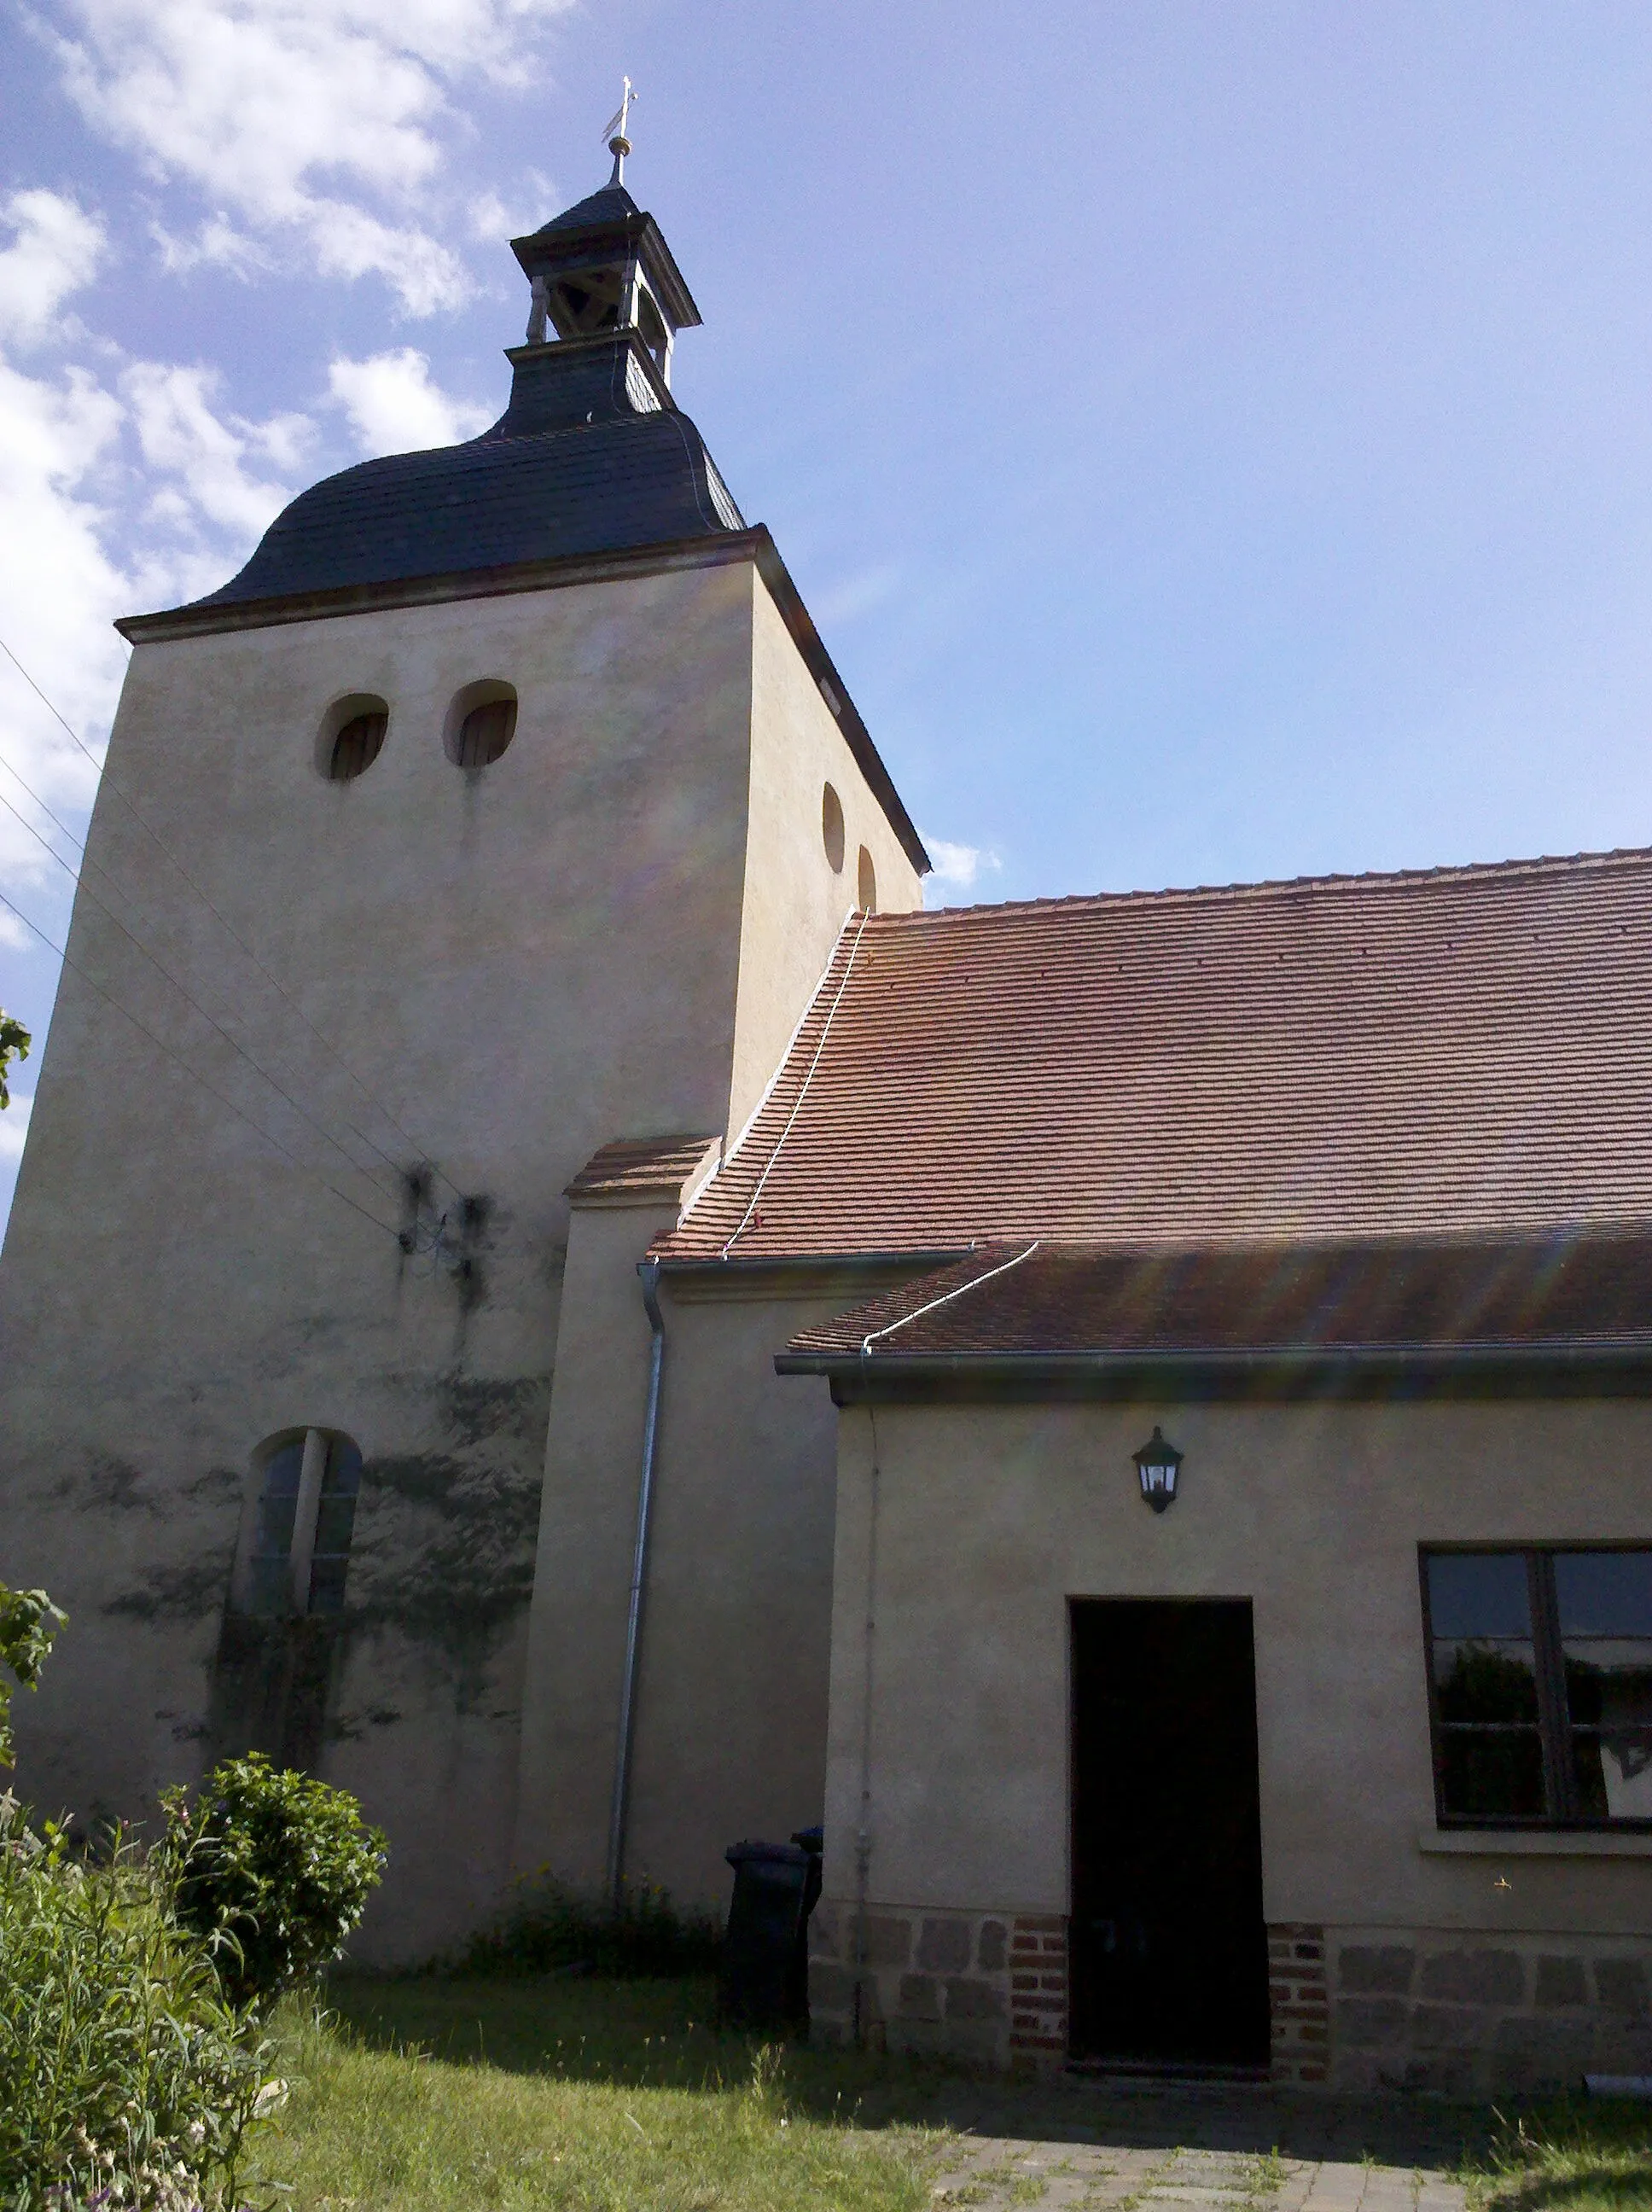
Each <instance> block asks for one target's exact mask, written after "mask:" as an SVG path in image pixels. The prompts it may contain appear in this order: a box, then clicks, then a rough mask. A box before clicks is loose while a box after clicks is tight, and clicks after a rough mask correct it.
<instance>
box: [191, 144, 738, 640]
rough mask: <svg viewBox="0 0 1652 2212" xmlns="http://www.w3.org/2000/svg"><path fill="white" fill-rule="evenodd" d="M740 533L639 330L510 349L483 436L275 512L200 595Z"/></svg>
mask: <svg viewBox="0 0 1652 2212" xmlns="http://www.w3.org/2000/svg"><path fill="white" fill-rule="evenodd" d="M610 196H611V197H623V198H624V199H625V200H626V201H627V202H628V203H629V199H630V195H629V193H628V192H626V191H624V190H623V187H620V188H618V191H616V192H611V193H610V192H599V193H597V194H596V195H595V196H594V197H595V198H596V199H599V200H600V199H606V198H608V197H610ZM586 204H587V205H589V204H591V203H589V202H587V203H586ZM578 212H579V210H577V209H570V210H569V211H568V213H569V215H570V216H572V215H575V214H577V213H578ZM567 220H568V217H566V216H564V217H561V218H559V221H561V222H566V221H567ZM744 527H745V524H744V519H743V518H742V516H741V514H740V511H739V509H738V507H736V506H735V504H734V501H732V499H731V498H730V496H729V494H728V491H727V489H726V487H725V485H724V483H723V480H722V478H721V477H720V475H719V474H718V471H717V468H716V465H715V464H714V461H713V460H712V458H711V456H710V454H709V453H708V452H707V451H706V448H705V445H704V442H703V441H702V440H701V436H700V434H699V432H698V431H697V430H696V429H695V427H694V425H693V423H692V422H689V419H688V417H687V416H685V415H683V414H682V413H680V412H679V411H678V410H677V407H676V406H675V405H674V404H673V403H672V401H671V397H670V395H669V393H668V392H666V391H665V386H664V385H663V383H661V381H660V380H659V377H658V375H657V374H656V373H655V372H654V370H653V365H652V363H650V362H648V359H647V353H646V352H645V350H644V349H643V348H642V346H641V343H638V342H637V341H636V339H635V335H634V334H631V333H623V334H622V335H620V336H618V337H603V338H598V339H594V340H584V341H567V340H564V341H562V342H561V343H556V344H554V345H548V346H536V347H533V348H531V349H524V350H523V351H522V352H521V353H520V354H519V356H517V359H516V374H515V379H514V382H513V386H512V390H511V402H510V405H509V406H508V407H507V409H506V410H505V412H504V414H503V415H502V416H501V417H500V419H499V421H498V422H495V424H494V426H493V428H491V429H490V430H484V431H483V434H482V435H481V436H480V437H479V438H472V439H471V440H469V441H467V442H466V443H465V444H464V445H459V446H443V447H437V448H436V449H435V450H434V452H428V453H397V454H392V455H391V456H389V457H387V458H386V459H382V460H375V461H362V462H361V463H360V464H359V465H357V466H356V467H355V468H351V469H345V470H344V471H343V473H342V474H340V475H338V476H336V477H326V478H325V480H324V481H323V482H322V483H319V484H316V485H314V486H313V488H312V489H310V490H309V491H307V492H302V493H301V494H300V495H299V496H298V498H296V499H295V501H293V503H292V505H291V506H290V507H287V508H285V509H283V511H282V513H280V514H278V515H277V516H276V520H274V521H273V522H272V523H271V524H270V527H269V529H268V530H267V531H266V532H264V538H263V539H262V541H261V543H260V544H259V545H258V550H257V551H256V552H255V553H254V554H253V556H252V559H251V560H250V561H249V562H247V564H246V567H245V568H243V569H242V570H241V572H240V574H239V575H238V576H236V577H234V579H233V580H231V581H230V582H229V583H228V584H226V585H224V586H223V587H222V590H219V591H216V592H211V593H210V595H209V596H208V597H207V598H205V599H200V600H197V601H196V602H195V603H194V604H195V605H197V606H200V607H216V606H228V605H234V604H236V603H239V602H242V601H246V600H253V599H260V600H262V599H286V598H289V597H292V596H294V595H295V594H298V593H305V594H307V593H310V592H332V591H339V590H344V589H348V588H349V587H351V586H363V585H387V584H395V583H400V582H403V581H405V580H412V579H414V578H418V577H430V576H447V575H455V574H464V573H466V572H470V571H474V570H477V569H484V568H508V567H512V566H514V565H515V564H517V563H519V562H535V561H550V560H557V559H562V558H565V557H568V556H574V555H580V554H598V553H610V552H619V551H624V550H633V549H635V548H639V547H642V546H646V545H655V544H668V543H672V542H675V541H679V540H681V539H683V538H699V537H708V536H713V535H715V534H717V533H719V532H724V531H730V530H743V529H744Z"/></svg>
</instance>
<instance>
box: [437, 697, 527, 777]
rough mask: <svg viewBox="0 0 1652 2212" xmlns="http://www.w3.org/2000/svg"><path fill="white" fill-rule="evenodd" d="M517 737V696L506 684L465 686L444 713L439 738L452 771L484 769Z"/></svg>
mask: <svg viewBox="0 0 1652 2212" xmlns="http://www.w3.org/2000/svg"><path fill="white" fill-rule="evenodd" d="M515 735H516V694H515V692H514V691H513V690H512V689H511V687H510V685H509V684H501V683H498V682H495V681H489V682H487V683H483V684H466V685H465V689H464V690H462V691H461V692H460V693H459V696H458V697H457V698H456V699H455V700H454V702H453V703H452V706H451V707H450V708H448V710H447V723H446V728H445V729H444V731H443V732H442V739H443V744H444V745H445V748H446V753H447V757H448V759H449V760H450V761H452V763H453V765H454V767H455V768H487V767H488V766H489V764H490V763H492V762H494V761H496V760H497V759H498V758H499V756H500V755H501V753H502V752H503V751H504V750H505V748H506V746H507V745H508V744H509V743H510V741H511V739H512V738H513V737H514V736H515Z"/></svg>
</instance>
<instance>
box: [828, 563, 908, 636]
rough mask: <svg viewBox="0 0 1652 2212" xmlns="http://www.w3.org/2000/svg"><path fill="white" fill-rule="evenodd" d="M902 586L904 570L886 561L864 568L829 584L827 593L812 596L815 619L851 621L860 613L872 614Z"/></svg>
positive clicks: (836, 621)
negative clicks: (856, 573)
mask: <svg viewBox="0 0 1652 2212" xmlns="http://www.w3.org/2000/svg"><path fill="white" fill-rule="evenodd" d="M900 588H901V571H900V570H899V569H898V568H896V567H894V566H893V564H892V563H890V562H882V563H880V564H879V565H878V566H877V567H875V568H863V569H862V570H861V571H860V573H859V574H858V575H854V576H845V577H844V578H843V579H842V580H841V581H840V582H838V583H835V584H829V585H828V586H826V588H825V590H824V591H823V592H814V593H812V594H811V599H810V605H811V607H812V608H813V610H814V614H815V619H816V620H817V622H820V623H851V622H853V621H854V619H855V618H856V617H857V616H859V615H865V614H870V613H871V612H872V609H873V608H874V607H881V606H883V605H884V604H885V602H886V601H888V600H890V599H893V598H894V597H895V594H896V592H898V591H899V590H900Z"/></svg>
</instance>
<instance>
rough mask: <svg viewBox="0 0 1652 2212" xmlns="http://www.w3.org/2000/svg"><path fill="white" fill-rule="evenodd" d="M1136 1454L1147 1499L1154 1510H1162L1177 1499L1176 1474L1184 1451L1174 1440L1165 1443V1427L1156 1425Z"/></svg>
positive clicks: (1143, 1496) (1143, 1495)
mask: <svg viewBox="0 0 1652 2212" xmlns="http://www.w3.org/2000/svg"><path fill="white" fill-rule="evenodd" d="M1133 1456H1134V1458H1135V1462H1136V1473H1137V1474H1138V1476H1139V1478H1140V1480H1141V1494H1142V1498H1143V1499H1144V1501H1145V1503H1146V1504H1149V1505H1151V1507H1152V1509H1153V1510H1154V1512H1155V1513H1163V1511H1164V1510H1165V1508H1166V1507H1167V1506H1169V1505H1170V1504H1174V1502H1175V1494H1176V1475H1177V1473H1178V1472H1179V1470H1180V1468H1181V1460H1182V1455H1181V1453H1180V1452H1179V1451H1178V1450H1177V1449H1176V1448H1175V1445H1174V1444H1173V1443H1166V1441H1165V1437H1164V1432H1163V1430H1162V1429H1159V1428H1157V1427H1156V1428H1155V1429H1154V1431H1153V1433H1152V1435H1151V1437H1149V1438H1148V1440H1147V1442H1146V1443H1145V1444H1144V1445H1143V1446H1142V1448H1141V1449H1140V1450H1139V1452H1137V1453H1135V1454H1134V1455H1133Z"/></svg>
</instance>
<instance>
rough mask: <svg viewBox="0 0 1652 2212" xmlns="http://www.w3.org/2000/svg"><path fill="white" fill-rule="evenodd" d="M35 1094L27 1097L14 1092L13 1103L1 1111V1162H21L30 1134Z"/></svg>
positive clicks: (31, 1093) (12, 1095)
mask: <svg viewBox="0 0 1652 2212" xmlns="http://www.w3.org/2000/svg"><path fill="white" fill-rule="evenodd" d="M33 1108H34V1094H33V1091H30V1092H29V1093H28V1095H27V1097H24V1096H23V1095H22V1093H21V1092H20V1091H15V1090H14V1091H13V1092H12V1094H11V1103H10V1105H9V1106H8V1107H6V1108H5V1109H3V1110H0V1160H21V1158H22V1157H23V1139H25V1137H27V1134H28V1117H29V1115H30V1114H31V1113H32V1112H33Z"/></svg>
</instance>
